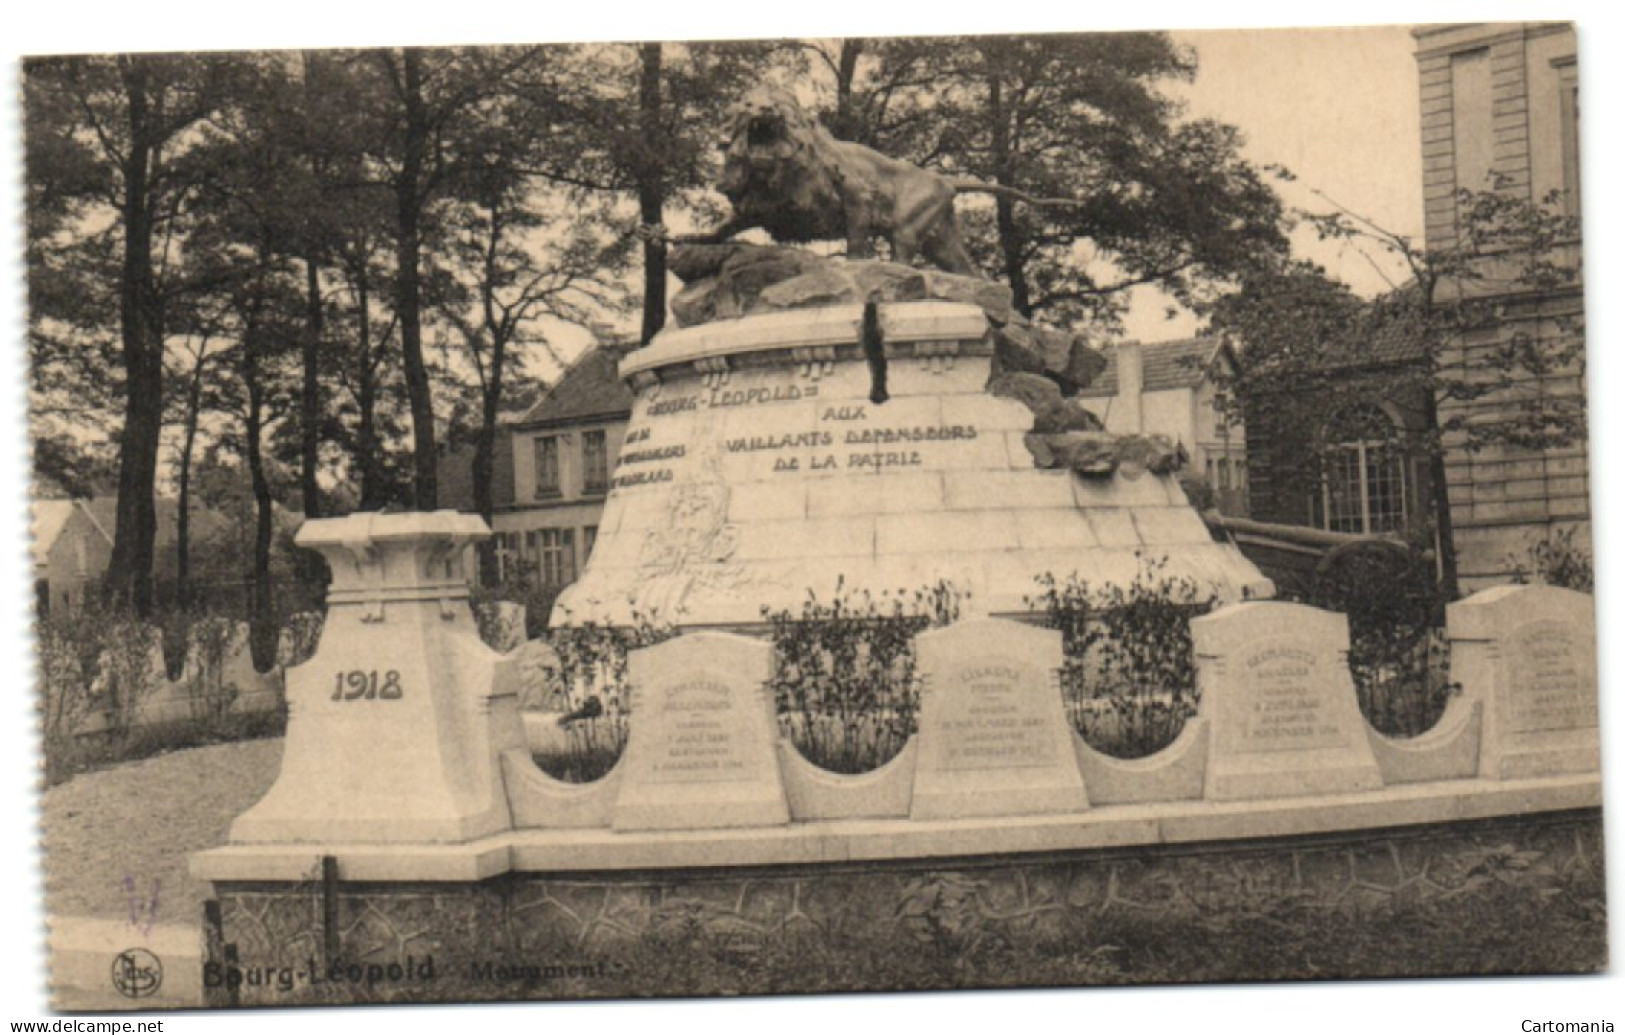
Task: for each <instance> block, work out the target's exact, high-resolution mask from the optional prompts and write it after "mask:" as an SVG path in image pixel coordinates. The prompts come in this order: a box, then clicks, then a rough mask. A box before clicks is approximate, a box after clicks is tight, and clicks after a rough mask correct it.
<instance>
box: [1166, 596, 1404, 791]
mask: <svg viewBox="0 0 1625 1035" xmlns="http://www.w3.org/2000/svg"><path fill="white" fill-rule="evenodd" d="M1191 638H1192V640H1193V641H1194V642H1195V648H1196V663H1197V678H1198V680H1199V685H1200V687H1201V694H1202V701H1201V714H1202V715H1203V716H1206V717H1208V719H1209V720H1210V721H1211V722H1212V723H1213V744H1212V750H1211V751H1210V753H1209V756H1208V764H1207V784H1206V797H1207V798H1208V799H1210V800H1219V801H1224V800H1235V799H1244V798H1245V799H1253V798H1281V797H1296V796H1299V795H1305V794H1348V793H1352V792H1355V791H1368V790H1376V789H1379V788H1381V787H1382V774H1381V772H1380V771H1379V770H1378V768H1377V762H1376V759H1375V758H1374V757H1373V755H1372V753H1371V745H1370V741H1369V740H1368V738H1367V736H1366V722H1365V717H1364V716H1363V715H1361V714H1360V703H1359V699H1358V698H1357V697H1356V696H1355V693H1354V680H1353V678H1352V677H1351V676H1350V675H1349V670H1348V647H1349V632H1348V619H1347V618H1346V617H1344V616H1343V615H1340V614H1334V613H1333V612H1330V611H1321V610H1319V609H1318V608H1313V607H1306V606H1304V605H1302V604H1285V603H1277V602H1273V601H1256V602H1252V603H1246V604H1236V605H1233V606H1230V607H1226V608H1222V609H1220V610H1218V611H1215V612H1213V613H1212V614H1208V615H1203V616H1202V617H1200V618H1197V619H1194V620H1192V622H1191Z"/></svg>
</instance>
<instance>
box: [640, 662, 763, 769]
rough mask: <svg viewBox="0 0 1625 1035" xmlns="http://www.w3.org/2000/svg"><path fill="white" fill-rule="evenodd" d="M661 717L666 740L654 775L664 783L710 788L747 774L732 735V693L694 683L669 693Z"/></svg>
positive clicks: (709, 683)
mask: <svg viewBox="0 0 1625 1035" xmlns="http://www.w3.org/2000/svg"><path fill="white" fill-rule="evenodd" d="M664 710H665V714H664V716H663V719H664V720H665V721H664V725H665V731H666V736H665V738H664V739H663V741H662V742H661V744H660V753H659V756H658V758H657V759H656V760H655V762H654V765H653V767H652V768H653V771H654V772H655V773H658V774H659V775H660V778H661V779H662V780H663V781H665V782H667V783H714V782H718V781H723V780H734V779H738V778H739V777H740V776H741V775H743V773H744V771H745V761H744V759H742V758H740V757H739V753H740V751H739V744H738V742H737V737H736V734H735V731H734V727H735V725H736V723H735V722H734V721H733V720H734V719H735V717H736V716H735V715H734V700H733V692H732V691H731V690H729V688H728V687H727V686H725V685H724V684H722V683H718V682H715V681H713V680H708V679H696V680H691V681H689V682H686V683H680V684H678V685H677V686H674V687H672V688H671V689H670V690H669V691H667V694H666V704H665V709H664Z"/></svg>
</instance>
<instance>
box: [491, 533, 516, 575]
mask: <svg viewBox="0 0 1625 1035" xmlns="http://www.w3.org/2000/svg"><path fill="white" fill-rule="evenodd" d="M496 561H497V580H498V581H501V582H507V581H509V580H511V579H516V578H518V577H519V572H520V566H519V533H518V532H498V533H497V545H496Z"/></svg>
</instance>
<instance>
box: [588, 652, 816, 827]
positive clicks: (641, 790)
mask: <svg viewBox="0 0 1625 1035" xmlns="http://www.w3.org/2000/svg"><path fill="white" fill-rule="evenodd" d="M772 654H773V652H772V648H771V647H769V646H767V645H766V644H765V643H762V642H760V641H758V640H753V639H750V638H748V637H743V636H733V635H729V634H726V633H693V634H690V635H687V636H683V637H681V638H680V639H675V640H668V641H666V642H665V643H662V644H659V645H657V646H654V647H649V648H647V649H645V650H641V651H637V652H635V653H634V654H633V655H632V657H631V660H630V666H631V667H630V676H631V684H632V686H634V687H636V688H637V704H636V706H635V708H634V710H633V715H632V735H631V741H630V742H629V743H628V744H627V749H626V758H625V759H624V760H623V761H622V762H621V764H622V765H623V766H625V767H626V776H625V778H624V782H623V783H622V785H621V793H620V797H619V798H618V799H617V800H616V803H615V816H614V826H615V829H617V830H677V829H680V830H693V829H703V828H714V827H738V826H769V825H774V824H781V823H788V822H789V821H790V811H789V805H788V803H787V799H786V798H785V795H784V785H783V783H782V782H781V780H780V777H779V768H778V758H777V756H776V755H775V754H774V747H773V742H774V739H775V737H776V736H777V732H776V726H775V723H774V719H773V707H772V701H771V699H770V698H769V696H768V691H767V689H766V683H767V679H768V676H769V675H770V673H771V671H772V663H773V658H772Z"/></svg>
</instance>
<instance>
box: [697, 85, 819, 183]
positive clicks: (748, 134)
mask: <svg viewBox="0 0 1625 1035" xmlns="http://www.w3.org/2000/svg"><path fill="white" fill-rule="evenodd" d="M820 128H821V127H820V126H819V125H818V123H817V121H816V120H814V119H813V118H812V116H810V115H808V114H807V112H806V110H805V109H803V108H802V107H801V105H800V103H798V102H797V101H796V99H795V97H794V96H792V95H791V94H790V93H789V92H787V91H785V90H782V89H780V88H778V87H776V86H768V85H762V86H758V87H756V88H755V89H753V90H751V92H750V93H748V94H746V95H745V97H744V99H743V100H741V101H740V102H739V104H738V106H737V107H736V108H735V111H734V117H733V130H732V133H731V135H730V137H729V143H728V151H727V158H726V160H725V162H724V165H723V170H722V183H721V187H722V192H723V193H724V194H727V195H728V196H729V197H730V198H732V197H735V196H736V195H737V194H738V193H740V192H741V191H745V190H747V189H749V188H748V185H749V184H750V183H751V182H752V181H757V182H760V181H763V180H764V179H771V178H773V176H774V175H775V173H777V172H778V171H779V170H782V169H784V168H785V167H794V166H796V165H798V164H805V163H806V161H807V158H808V155H809V152H811V151H812V150H813V148H814V146H815V144H816V141H817V139H818V134H819V132H820Z"/></svg>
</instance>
